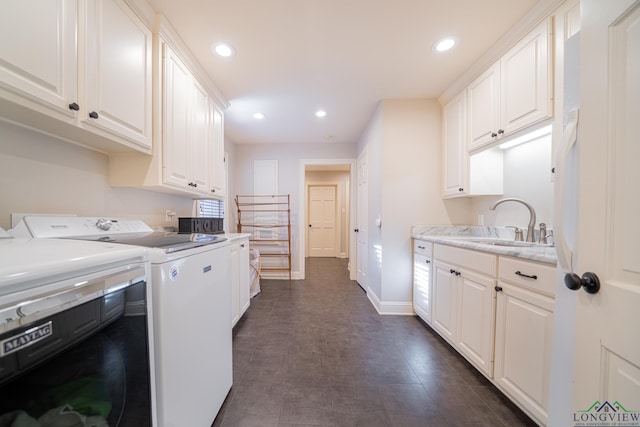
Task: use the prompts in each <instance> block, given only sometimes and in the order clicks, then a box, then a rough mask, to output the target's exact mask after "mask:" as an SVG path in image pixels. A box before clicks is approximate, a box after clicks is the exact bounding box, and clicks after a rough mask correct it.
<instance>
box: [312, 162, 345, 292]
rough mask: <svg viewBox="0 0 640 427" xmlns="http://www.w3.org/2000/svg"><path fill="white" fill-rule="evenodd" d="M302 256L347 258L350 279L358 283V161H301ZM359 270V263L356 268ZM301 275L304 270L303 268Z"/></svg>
mask: <svg viewBox="0 0 640 427" xmlns="http://www.w3.org/2000/svg"><path fill="white" fill-rule="evenodd" d="M300 166H301V168H300V173H301V177H300V178H301V179H300V182H301V184H302V185H301V189H300V190H301V191H300V194H301V195H303V197H301V199H304V200H301V201H300V202H301V203H300V218H301V221H300V225H301V226H300V231H299V233H300V234H299V236H300V251H299V254H300V257H299V265H300V266H304V265H305V260H306V258H307V257H335V258H346V259H348V260H349V261H348V262H347V264H346V265H347V266H348V268H349V276H350V278H351V280H355V271H353V270H354V268H351V265H352V262H351V257H352V256H355V253H356V252H355V247H354V244H355V243H354V239H353V238H352V234H351V228H352V224H354V223H355V217H354V215H355V205H354V204H353V203H354V201H353V196H354V195H355V194H354V189H353V185H354V174H355V159H353V160H352V159H329V160H301V163H300ZM353 266H354V267H355V264H354V265H353ZM300 273H301V276H302V278H304V270H303V267H301V271H300Z"/></svg>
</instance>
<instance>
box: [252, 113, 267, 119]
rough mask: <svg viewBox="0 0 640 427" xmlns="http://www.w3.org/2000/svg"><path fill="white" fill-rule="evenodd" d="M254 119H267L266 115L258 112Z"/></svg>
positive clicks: (254, 114)
mask: <svg viewBox="0 0 640 427" xmlns="http://www.w3.org/2000/svg"><path fill="white" fill-rule="evenodd" d="M253 118H254V119H256V120H262V119H264V118H265V115H264V113H260V112H256V113H253Z"/></svg>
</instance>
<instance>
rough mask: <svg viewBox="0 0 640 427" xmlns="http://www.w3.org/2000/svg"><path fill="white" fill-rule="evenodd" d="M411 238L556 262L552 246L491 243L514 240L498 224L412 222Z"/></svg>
mask: <svg viewBox="0 0 640 427" xmlns="http://www.w3.org/2000/svg"><path fill="white" fill-rule="evenodd" d="M411 237H413V238H414V239H418V240H424V241H427V242H433V243H441V244H444V245H449V246H457V247H461V248H466V249H472V250H476V251H482V252H488V253H492V254H495V255H506V256H511V257H516V258H522V259H527V260H531V261H538V262H543V263H545V264H553V265H556V263H557V260H558V257H557V255H556V248H555V247H553V246H550V245H535V246H501V245H498V244H491V243H490V242H492V241H494V242H495V243H497V242H500V241H505V240H514V232H513V231H512V230H510V229H506V228H502V227H485V226H432V225H416V226H413V227H412V230H411Z"/></svg>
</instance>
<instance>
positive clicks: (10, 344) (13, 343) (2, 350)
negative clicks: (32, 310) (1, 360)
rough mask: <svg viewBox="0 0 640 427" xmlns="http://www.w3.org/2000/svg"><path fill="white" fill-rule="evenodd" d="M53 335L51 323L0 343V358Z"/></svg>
mask: <svg viewBox="0 0 640 427" xmlns="http://www.w3.org/2000/svg"><path fill="white" fill-rule="evenodd" d="M51 335H53V324H52V322H51V321H49V322H47V323H45V324H42V325H40V326H36V327H35V328H31V329H27V330H26V331H24V332H22V333H20V334H18V335H14V336H12V337H9V338H6V339H3V340H2V341H0V357H4V356H7V355H9V354H11V353H15V352H16V351H20V350H22V349H23V348H26V347H29V346H30V345H32V344H35V343H37V342H38V341H42V340H43V339H45V338H47V337H50V336H51Z"/></svg>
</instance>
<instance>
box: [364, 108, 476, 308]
mask: <svg viewBox="0 0 640 427" xmlns="http://www.w3.org/2000/svg"><path fill="white" fill-rule="evenodd" d="M440 128H441V123H440V104H439V103H438V102H437V101H436V100H429V99H412V100H384V101H382V103H381V105H380V107H379V109H378V110H377V112H376V114H374V116H372V121H371V122H370V123H369V126H368V128H367V129H368V131H367V132H365V133H363V137H362V138H361V139H360V141H359V142H358V149H359V152H361V151H362V149H363V148H364V147H365V146H367V150H368V153H369V166H370V167H369V246H370V248H369V253H370V257H369V284H368V285H369V286H368V287H369V289H370V290H371V292H373V293H375V297H376V298H377V299H378V300H380V301H381V303H382V306H383V307H382V309H383V311H384V304H385V303H400V305H401V306H403V307H404V308H406V309H407V310H409V311H410V310H411V307H410V305H411V301H412V295H411V289H412V283H411V279H412V278H411V274H412V267H411V259H412V257H411V243H412V241H411V226H412V225H416V224H444V225H450V224H468V223H469V221H470V215H469V203H470V202H469V200H468V199H456V200H443V199H442V190H441V188H442V185H441V176H442V155H441V137H440ZM376 129H377V131H375V132H374V131H373V130H376ZM377 218H380V219H381V221H382V226H381V227H377V226H376V219H377ZM392 305H393V304H392Z"/></svg>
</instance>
